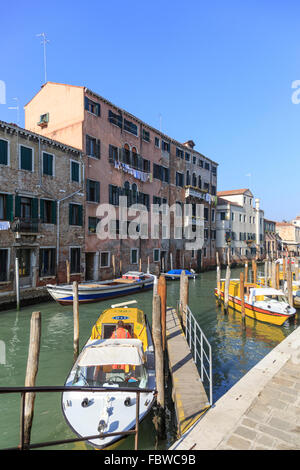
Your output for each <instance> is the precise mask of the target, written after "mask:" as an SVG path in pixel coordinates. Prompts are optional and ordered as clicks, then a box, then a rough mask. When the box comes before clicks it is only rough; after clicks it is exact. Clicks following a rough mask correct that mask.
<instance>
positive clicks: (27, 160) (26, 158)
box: [20, 145, 33, 171]
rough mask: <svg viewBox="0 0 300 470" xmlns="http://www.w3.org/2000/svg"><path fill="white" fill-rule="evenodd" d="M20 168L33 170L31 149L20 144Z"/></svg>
mask: <svg viewBox="0 0 300 470" xmlns="http://www.w3.org/2000/svg"><path fill="white" fill-rule="evenodd" d="M20 169H21V170H27V171H33V149H32V148H29V147H24V146H23V145H20Z"/></svg>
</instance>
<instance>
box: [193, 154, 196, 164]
mask: <svg viewBox="0 0 300 470" xmlns="http://www.w3.org/2000/svg"><path fill="white" fill-rule="evenodd" d="M196 161H197V158H196V157H195V156H194V155H193V164H194V165H196Z"/></svg>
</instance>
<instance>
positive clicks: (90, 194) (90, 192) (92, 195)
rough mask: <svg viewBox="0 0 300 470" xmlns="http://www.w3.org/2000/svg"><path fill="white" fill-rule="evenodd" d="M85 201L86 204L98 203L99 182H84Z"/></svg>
mask: <svg viewBox="0 0 300 470" xmlns="http://www.w3.org/2000/svg"><path fill="white" fill-rule="evenodd" d="M86 200H87V201H88V202H100V183H99V181H93V180H89V179H87V180H86Z"/></svg>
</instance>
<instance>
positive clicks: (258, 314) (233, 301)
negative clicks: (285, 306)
mask: <svg viewBox="0 0 300 470" xmlns="http://www.w3.org/2000/svg"><path fill="white" fill-rule="evenodd" d="M220 294H221V301H222V302H224V292H222V291H221V293H220ZM215 296H216V297H217V298H218V290H217V289H215ZM228 305H229V307H231V308H233V309H234V310H236V311H237V312H239V313H241V312H242V306H241V300H240V299H239V298H237V297H234V296H232V295H229V296H228ZM245 315H246V316H247V317H249V318H253V319H254V320H258V321H261V322H263V323H271V324H272V325H277V326H282V325H283V324H284V323H285V322H286V321H287V320H288V319H289V318H291V315H284V314H282V313H275V312H269V311H267V310H264V309H261V308H258V307H255V306H254V305H251V304H248V303H247V302H245Z"/></svg>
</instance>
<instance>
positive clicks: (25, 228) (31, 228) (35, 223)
mask: <svg viewBox="0 0 300 470" xmlns="http://www.w3.org/2000/svg"><path fill="white" fill-rule="evenodd" d="M39 223H40V220H39V219H37V218H29V217H28V218H27V217H26V218H23V217H18V218H16V219H14V221H13V222H12V225H11V229H12V231H13V232H19V233H37V232H38V231H39Z"/></svg>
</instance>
